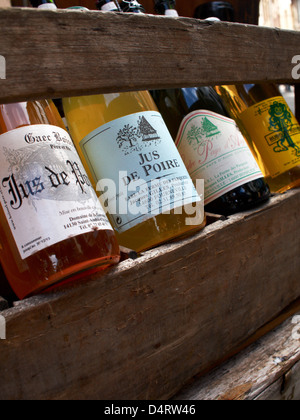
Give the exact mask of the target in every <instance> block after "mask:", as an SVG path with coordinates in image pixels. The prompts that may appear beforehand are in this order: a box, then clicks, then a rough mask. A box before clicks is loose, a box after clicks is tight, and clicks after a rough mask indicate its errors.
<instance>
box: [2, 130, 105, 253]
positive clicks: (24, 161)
mask: <svg viewBox="0 0 300 420" xmlns="http://www.w3.org/2000/svg"><path fill="white" fill-rule="evenodd" d="M0 152H1V153H0V156H1V165H0V202H1V204H2V208H3V211H4V214H5V216H6V219H7V222H8V224H9V227H10V229H11V232H12V234H13V237H14V239H15V242H16V245H17V248H18V250H19V253H20V256H21V258H22V259H25V258H27V257H29V256H31V255H33V254H35V253H36V252H38V251H41V250H43V249H44V248H47V247H49V246H51V245H54V244H56V243H58V242H61V241H63V240H65V239H67V238H70V237H74V236H77V235H82V234H84V233H87V232H92V231H94V230H98V229H101V230H102V229H107V230H112V228H111V226H110V224H109V222H108V220H107V217H106V215H105V213H104V211H103V208H102V207H101V205H100V203H99V200H98V199H97V196H96V193H95V191H94V190H93V188H92V186H91V183H90V180H89V178H88V176H87V174H86V172H85V170H84V168H83V166H82V163H81V161H80V159H79V156H78V154H77V151H76V149H75V147H74V145H73V142H72V140H71V138H70V136H69V135H68V133H67V132H66V131H65V130H63V129H62V128H60V127H56V126H53V125H44V124H39V125H31V126H25V127H21V128H17V129H15V130H12V131H9V132H7V133H5V134H2V135H0Z"/></svg>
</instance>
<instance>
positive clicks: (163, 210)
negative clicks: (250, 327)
mask: <svg viewBox="0 0 300 420" xmlns="http://www.w3.org/2000/svg"><path fill="white" fill-rule="evenodd" d="M126 3H129V2H126ZM130 3H131V6H137V7H138V10H140V7H139V3H138V2H136V1H134V2H130ZM130 10H132V9H130ZM63 107H64V113H65V116H66V119H67V121H68V127H69V130H70V133H71V136H72V138H73V141H74V143H75V145H76V147H77V150H78V153H79V155H80V157H81V159H82V161H83V163H84V165H85V167H86V170H87V172H88V173H89V174H90V176H91V178H92V179H93V181H94V187H95V189H96V190H97V191H98V192H99V193H100V198H101V200H102V203H103V206H104V207H105V209H106V210H107V212H108V217H109V219H110V221H111V224H112V226H113V227H114V229H115V231H116V235H117V239H118V241H119V243H120V245H122V246H124V247H127V248H130V249H133V250H135V251H138V252H140V251H144V250H146V249H149V248H152V247H154V246H157V245H159V244H161V243H163V242H166V241H168V240H171V239H173V238H176V237H179V236H182V235H186V234H188V233H190V232H191V231H195V229H197V230H199V229H201V228H203V227H204V226H205V223H206V221H205V216H204V211H203V203H202V201H201V199H200V197H199V195H198V194H197V191H196V189H195V188H194V186H193V183H192V180H191V178H190V176H189V174H188V172H187V170H186V168H185V166H184V164H183V162H182V159H181V158H180V155H179V153H178V151H177V149H176V146H175V144H174V142H173V140H172V138H171V136H170V134H169V132H168V130H167V128H166V126H165V123H164V121H163V119H162V117H161V115H160V114H159V113H158V110H157V107H156V105H155V103H154V101H153V99H152V97H151V95H150V93H149V92H147V91H144V92H128V93H112V94H103V95H94V96H84V97H73V98H65V99H63ZM99 181H100V182H99ZM191 215H192V217H190V216H191Z"/></svg>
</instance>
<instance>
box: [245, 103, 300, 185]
mask: <svg viewBox="0 0 300 420" xmlns="http://www.w3.org/2000/svg"><path fill="white" fill-rule="evenodd" d="M239 118H240V119H241V121H242V123H243V125H244V127H245V129H246V131H247V133H248V134H249V136H250V138H251V139H253V143H255V147H256V148H257V149H258V151H259V153H260V155H261V157H262V160H263V163H264V165H265V167H266V168H267V170H268V172H269V175H270V176H271V177H273V178H274V177H276V176H278V175H280V174H282V173H284V172H286V171H288V170H290V169H292V168H294V167H295V166H298V165H300V126H299V124H298V121H297V120H296V118H295V116H294V115H293V113H292V111H291V110H290V108H289V106H288V105H287V103H286V102H285V100H284V98H283V97H282V96H278V97H275V98H271V99H267V100H265V101H262V102H259V103H257V104H256V105H253V106H251V107H250V108H248V109H247V110H246V111H244V112H243V113H242V114H240V116H239Z"/></svg>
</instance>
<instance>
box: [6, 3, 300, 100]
mask: <svg viewBox="0 0 300 420" xmlns="http://www.w3.org/2000/svg"><path fill="white" fill-rule="evenodd" d="M299 41H300V33H299V32H291V31H281V30H277V29H271V28H261V27H256V26H250V25H248V26H247V25H238V24H230V23H214V24H209V23H205V22H201V21H198V20H195V19H188V18H180V19H174V18H165V17H157V16H147V15H135V14H133V15H132V14H110V13H103V12H97V11H91V12H82V13H78V12H71V11H64V10H59V11H44V10H33V9H26V10H25V9H19V8H11V9H0V53H1V55H4V56H5V58H6V61H7V79H6V80H0V102H2V103H4V102H13V101H20V100H24V99H34V98H45V97H63V96H70V95H79V94H87V93H98V92H120V91H126V90H140V89H150V88H157V89H158V88H167V87H179V86H181V87H184V86H186V87H187V86H200V85H213V84H220V83H233V82H257V81H274V82H292V76H291V71H292V64H291V60H292V57H293V56H294V55H295V54H296V53H297V52H298V47H299Z"/></svg>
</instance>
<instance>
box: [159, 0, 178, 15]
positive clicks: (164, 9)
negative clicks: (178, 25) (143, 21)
mask: <svg viewBox="0 0 300 420" xmlns="http://www.w3.org/2000/svg"><path fill="white" fill-rule="evenodd" d="M154 10H155V12H156V13H157V14H158V15H164V16H172V17H178V16H179V15H178V12H177V10H176V1H175V0H154Z"/></svg>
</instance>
